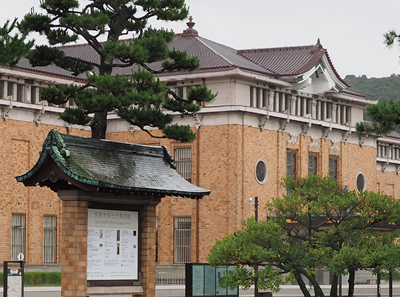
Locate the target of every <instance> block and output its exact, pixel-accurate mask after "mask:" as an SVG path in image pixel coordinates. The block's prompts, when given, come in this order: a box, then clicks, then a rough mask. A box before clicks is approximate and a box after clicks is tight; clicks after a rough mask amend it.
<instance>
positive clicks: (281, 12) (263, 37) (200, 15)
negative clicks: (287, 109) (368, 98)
mask: <svg viewBox="0 0 400 298" xmlns="http://www.w3.org/2000/svg"><path fill="white" fill-rule="evenodd" d="M1 1H2V2H5V1H6V0H1ZM39 2H40V1H39V0H12V1H7V5H4V6H3V7H2V9H1V10H0V24H3V23H4V22H5V20H7V19H12V18H13V17H18V18H22V16H23V15H24V14H25V13H27V12H29V11H30V8H31V7H35V11H37V12H40V11H41V10H40V9H39V8H38V7H39ZM186 3H187V5H188V6H189V7H190V15H192V16H193V21H194V22H195V23H196V25H195V29H196V30H197V31H198V32H199V35H200V36H202V37H204V38H207V39H210V40H213V41H215V42H219V43H222V44H224V45H227V46H230V47H232V48H235V49H252V48H271V47H282V46H303V45H312V44H315V43H316V42H317V39H318V38H319V39H320V41H321V44H322V46H323V47H324V48H326V49H327V50H328V53H329V55H330V57H331V60H332V62H333V65H334V66H335V68H336V70H337V71H338V73H339V74H340V76H342V77H343V78H344V77H345V76H346V75H348V74H354V75H357V76H359V75H367V76H368V77H387V76H390V75H391V74H400V60H399V56H400V47H399V46H397V45H395V46H393V47H392V48H391V49H388V48H387V47H386V46H385V45H384V44H383V33H385V32H387V31H388V30H393V29H397V30H398V31H399V32H400V18H399V13H400V0H380V1H378V0H241V1H239V0H186ZM185 23H186V21H185V22H179V23H167V24H163V25H162V26H163V27H165V28H170V29H173V30H174V31H175V32H176V33H180V32H182V31H183V30H184V29H185V28H186V24H185Z"/></svg>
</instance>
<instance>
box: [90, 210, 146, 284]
mask: <svg viewBox="0 0 400 298" xmlns="http://www.w3.org/2000/svg"><path fill="white" fill-rule="evenodd" d="M138 226H139V215H138V212H136V211H120V210H103V209H88V252H87V280H136V279H138V261H139V260H138V256H139V252H138V251H139V250H138V243H139V241H138V237H139V235H138Z"/></svg>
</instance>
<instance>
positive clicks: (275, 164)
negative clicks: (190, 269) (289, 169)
mask: <svg viewBox="0 0 400 298" xmlns="http://www.w3.org/2000/svg"><path fill="white" fill-rule="evenodd" d="M197 134H198V139H197V140H196V141H194V142H193V143H192V144H191V146H192V154H193V156H192V165H193V169H192V171H193V175H192V183H194V184H197V185H199V186H201V187H203V188H206V189H210V190H211V191H212V192H211V195H210V196H206V197H204V198H203V199H202V200H200V203H199V204H200V211H199V218H200V222H199V228H200V235H199V249H200V251H199V255H200V259H199V261H200V262H205V261H206V256H207V255H208V254H209V251H210V248H211V247H212V245H213V244H214V243H215V239H221V238H222V237H224V236H225V235H227V234H229V233H232V232H234V231H235V230H238V229H240V228H241V226H242V223H243V221H244V220H245V219H246V218H248V217H250V216H254V207H253V206H252V205H250V204H249V203H248V199H249V198H250V197H253V198H254V197H255V196H258V199H259V204H260V207H259V220H265V219H266V217H267V214H266V211H265V210H264V208H263V207H264V205H265V203H266V202H268V201H270V200H271V199H272V198H273V197H277V196H281V195H282V194H284V193H285V190H284V189H283V188H282V187H280V182H281V179H282V178H283V177H285V176H286V151H287V150H288V149H290V150H294V151H296V153H297V175H298V176H299V177H306V176H307V175H308V154H309V153H310V152H312V153H315V154H317V156H318V172H319V173H320V174H323V175H328V173H329V156H331V155H333V156H337V157H338V180H339V181H342V182H343V185H348V187H349V188H350V189H355V187H356V184H355V181H356V176H357V174H358V173H359V172H362V173H363V174H364V175H365V177H366V178H367V189H369V190H373V191H377V190H378V189H377V187H376V182H377V171H376V153H375V148H373V147H366V146H364V147H360V146H359V145H358V144H357V145H356V144H350V143H343V142H340V143H339V144H338V150H334V147H333V144H332V141H330V140H329V139H327V140H324V139H319V140H318V141H317V144H318V147H312V146H310V145H311V144H312V140H311V138H310V137H308V136H307V137H303V136H299V137H297V139H296V140H297V142H298V144H291V143H289V140H291V137H290V136H289V134H288V133H282V132H278V131H272V130H260V129H259V128H252V127H246V126H242V125H219V126H202V127H200V130H199V132H197ZM109 137H110V138H112V139H118V140H119V141H128V142H138V143H143V144H151V145H155V144H154V139H151V138H150V137H148V136H147V135H146V134H145V133H142V132H135V133H134V134H130V133H129V134H128V133H119V134H110V135H109ZM158 144H160V145H165V146H167V147H168V148H169V149H170V151H171V152H173V148H174V146H177V145H179V144H177V143H173V142H171V141H169V140H165V139H160V140H159V141H158ZM198 148H199V150H198ZM259 159H263V160H264V161H265V162H266V164H267V167H268V179H267V181H266V183H265V184H259V183H258V182H257V181H256V179H255V165H256V163H257V161H258V160H259ZM198 166H199V169H197V167H198ZM197 170H198V173H199V177H198V178H199V179H197V177H196V175H197ZM378 175H380V174H379V173H378ZM385 175H386V174H385ZM381 180H382V179H381ZM392 180H393V181H392V182H388V183H386V184H385V185H386V186H385V187H386V190H387V191H389V192H390V191H391V189H394V187H391V184H393V185H396V182H395V181H394V178H393V179H392ZM188 215H191V216H192V261H193V262H194V261H195V254H196V239H197V238H196V237H195V236H196V231H195V228H196V222H195V219H196V202H195V200H190V199H178V198H163V199H162V201H161V203H160V204H159V205H158V206H157V217H158V226H159V251H158V253H159V259H158V263H159V264H172V263H173V247H174V244H173V218H174V217H177V216H188Z"/></svg>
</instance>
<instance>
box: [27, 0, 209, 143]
mask: <svg viewBox="0 0 400 298" xmlns="http://www.w3.org/2000/svg"><path fill="white" fill-rule="evenodd" d="M87 2H88V4H87V5H86V6H84V7H80V6H79V2H78V0H42V1H41V2H40V7H41V8H42V9H44V10H45V12H46V13H45V14H36V13H30V14H27V15H25V17H24V19H23V20H22V21H21V24H20V26H19V27H20V30H21V32H22V33H23V34H27V33H29V32H33V31H34V32H38V33H40V34H41V35H45V36H46V37H47V39H48V43H49V45H43V46H37V47H36V48H35V49H34V50H33V51H32V52H31V53H30V54H29V56H28V58H29V60H30V62H31V64H32V65H33V66H46V65H50V64H53V65H56V66H58V67H61V68H63V69H66V70H68V71H70V72H71V73H72V74H73V75H76V76H78V75H81V74H83V73H87V83H86V84H85V85H84V86H77V85H64V86H56V87H52V88H48V89H45V90H42V91H41V98H42V99H45V100H47V101H48V102H50V103H54V104H62V103H65V102H67V101H69V100H70V99H74V102H75V105H76V107H74V108H66V109H65V112H64V113H62V114H61V118H62V119H63V120H65V121H67V122H69V123H72V124H79V125H89V126H90V127H91V130H92V137H93V138H105V134H106V129H107V114H108V113H109V112H112V111H116V112H117V113H118V115H119V116H121V117H122V118H124V119H125V120H127V121H128V122H129V123H131V124H132V125H135V126H138V127H139V128H141V129H142V130H144V131H146V132H147V133H149V134H150V135H151V136H154V135H152V133H151V131H150V130H149V128H150V127H155V128H160V129H162V131H163V133H164V134H163V135H162V136H158V137H168V138H173V139H177V140H180V141H191V140H193V139H194V138H195V134H194V133H193V132H192V131H191V129H190V127H189V126H179V125H171V123H172V116H171V112H180V113H181V114H183V115H193V114H194V113H196V112H198V111H199V109H200V105H201V102H208V101H211V100H212V99H213V98H214V97H215V95H213V94H212V93H211V92H210V91H209V90H208V89H207V88H206V87H196V88H192V89H191V90H190V91H189V92H188V96H187V98H186V99H184V98H181V97H179V96H178V95H177V94H175V93H174V92H172V91H171V90H169V89H168V88H167V87H166V84H164V83H161V82H160V81H159V80H158V79H156V78H155V76H154V75H155V74H160V73H164V72H171V71H175V70H183V69H184V70H193V69H195V68H197V67H198V66H199V61H198V59H197V58H195V57H189V56H188V55H187V54H186V52H179V51H176V50H175V49H172V50H170V49H169V48H168V43H170V42H171V41H172V40H173V37H174V33H173V32H171V31H167V30H163V29H161V30H156V29H153V28H151V27H150V26H149V25H148V20H149V19H150V18H154V19H158V20H164V21H177V20H183V19H185V18H186V17H187V15H188V10H187V8H186V5H185V2H184V0H157V1H149V0H135V1H133V0H89V1H87ZM125 36H127V37H129V39H125V40H122V39H121V38H122V37H125ZM79 38H80V39H81V40H83V41H85V42H86V43H87V44H88V45H89V46H90V47H91V49H92V54H93V59H83V58H80V57H78V56H73V55H70V54H67V52H64V51H63V49H62V47H56V45H58V46H64V45H67V44H70V43H74V42H76V41H78V39H79ZM156 62H157V63H156ZM124 68H134V69H135V70H134V71H133V72H132V75H131V76H130V77H127V76H124V75H116V74H115V72H114V70H116V69H118V70H121V69H124ZM194 101H196V103H195V102H194ZM166 110H168V111H170V112H169V113H166V112H165V111H166ZM92 115H93V116H92Z"/></svg>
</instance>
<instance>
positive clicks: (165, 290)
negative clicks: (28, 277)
mask: <svg viewBox="0 0 400 298" xmlns="http://www.w3.org/2000/svg"><path fill="white" fill-rule="evenodd" d="M322 288H323V290H324V292H325V294H326V295H327V296H329V290H330V286H329V285H326V286H322ZM272 295H273V297H303V295H302V293H301V291H300V290H299V287H298V286H297V285H284V286H282V287H281V291H280V292H279V293H272ZM1 296H3V289H2V288H0V297H1ZM24 296H25V297H61V287H25V288H24ZM184 296H185V286H183V285H169V286H156V297H184ZM239 296H240V297H254V287H251V288H250V289H248V290H246V291H242V290H240V291H239ZM342 296H347V286H345V285H343V290H342ZM355 296H359V297H377V286H376V285H356V288H355ZM381 296H382V297H385V296H386V297H388V296H389V289H388V284H383V285H381ZM393 296H394V297H399V296H400V284H394V285H393Z"/></svg>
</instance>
